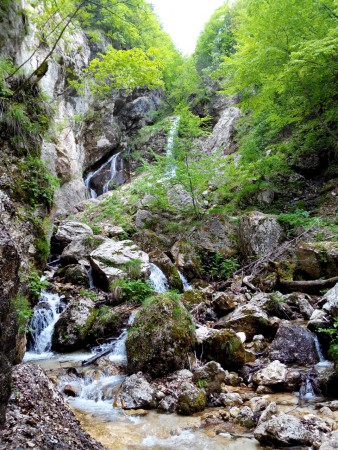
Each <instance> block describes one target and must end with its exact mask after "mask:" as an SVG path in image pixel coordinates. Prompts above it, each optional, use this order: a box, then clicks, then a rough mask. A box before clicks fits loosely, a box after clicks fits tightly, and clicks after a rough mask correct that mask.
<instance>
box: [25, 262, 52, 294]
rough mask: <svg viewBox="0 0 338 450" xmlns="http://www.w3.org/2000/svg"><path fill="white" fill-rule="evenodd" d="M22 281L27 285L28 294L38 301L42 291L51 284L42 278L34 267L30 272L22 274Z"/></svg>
mask: <svg viewBox="0 0 338 450" xmlns="http://www.w3.org/2000/svg"><path fill="white" fill-rule="evenodd" d="M20 282H21V283H24V284H26V285H27V290H28V294H29V297H30V298H31V299H32V301H37V300H38V298H39V296H40V293H41V291H42V290H44V289H47V288H48V286H49V282H48V281H47V280H41V276H40V274H39V273H38V272H37V271H36V270H35V269H33V268H31V269H30V271H29V272H28V273H22V274H21V275H20Z"/></svg>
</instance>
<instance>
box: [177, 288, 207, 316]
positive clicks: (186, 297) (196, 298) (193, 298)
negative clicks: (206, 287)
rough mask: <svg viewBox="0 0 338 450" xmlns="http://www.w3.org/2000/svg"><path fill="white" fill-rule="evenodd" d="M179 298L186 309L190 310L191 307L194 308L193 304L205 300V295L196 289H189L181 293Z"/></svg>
mask: <svg viewBox="0 0 338 450" xmlns="http://www.w3.org/2000/svg"><path fill="white" fill-rule="evenodd" d="M181 300H182V303H183V305H184V306H185V307H186V308H187V310H188V311H190V310H191V309H192V308H194V306H197V305H199V304H200V303H203V302H205V301H206V300H207V297H206V296H205V295H203V293H202V292H201V291H198V290H197V289H189V290H188V291H185V292H184V294H182V295H181Z"/></svg>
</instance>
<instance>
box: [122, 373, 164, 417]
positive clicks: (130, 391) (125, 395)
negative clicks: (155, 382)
mask: <svg viewBox="0 0 338 450" xmlns="http://www.w3.org/2000/svg"><path fill="white" fill-rule="evenodd" d="M154 396H155V390H154V389H153V388H152V387H151V386H150V384H149V383H148V381H147V380H146V379H145V378H144V377H143V376H142V375H139V374H135V375H131V376H130V377H128V378H126V379H125V380H124V382H123V383H122V385H121V390H120V394H119V400H120V402H121V406H122V408H123V409H140V408H142V409H148V408H152V407H154V405H155V401H154Z"/></svg>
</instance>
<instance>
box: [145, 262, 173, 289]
mask: <svg viewBox="0 0 338 450" xmlns="http://www.w3.org/2000/svg"><path fill="white" fill-rule="evenodd" d="M150 271H151V272H150V277H149V281H150V284H151V285H152V287H153V289H154V291H155V292H157V293H159V294H161V293H163V292H166V291H167V290H168V289H169V283H168V280H167V277H166V276H165V275H164V273H163V272H162V270H161V269H160V268H159V267H157V266H156V265H155V264H153V263H150Z"/></svg>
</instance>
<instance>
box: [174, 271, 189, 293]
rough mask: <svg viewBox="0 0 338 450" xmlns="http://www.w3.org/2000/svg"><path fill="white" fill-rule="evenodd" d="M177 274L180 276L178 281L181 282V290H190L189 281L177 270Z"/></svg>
mask: <svg viewBox="0 0 338 450" xmlns="http://www.w3.org/2000/svg"><path fill="white" fill-rule="evenodd" d="M177 272H178V274H179V276H180V279H181V281H182V284H183V289H184V290H185V291H189V290H190V289H192V286H191V284H189V281H188V280H187V279H186V277H185V276H184V275H183V273H181V272H180V271H179V270H177Z"/></svg>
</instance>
